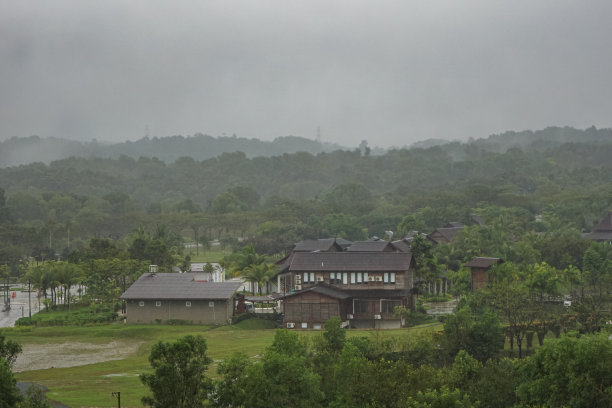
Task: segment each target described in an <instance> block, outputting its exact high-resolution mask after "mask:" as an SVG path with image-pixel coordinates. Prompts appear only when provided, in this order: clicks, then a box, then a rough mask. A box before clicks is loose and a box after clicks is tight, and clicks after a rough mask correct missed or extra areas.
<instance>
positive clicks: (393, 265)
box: [289, 252, 412, 272]
mask: <svg viewBox="0 0 612 408" xmlns="http://www.w3.org/2000/svg"><path fill="white" fill-rule="evenodd" d="M411 260H412V254H410V253H405V252H296V253H294V254H293V259H292V261H291V265H290V266H289V271H291V272H316V271H330V272H331V271H346V272H387V271H388V272H398V271H399V272H403V271H407V270H408V269H410V262H411Z"/></svg>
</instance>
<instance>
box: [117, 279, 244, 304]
mask: <svg viewBox="0 0 612 408" xmlns="http://www.w3.org/2000/svg"><path fill="white" fill-rule="evenodd" d="M194 277H195V274H193V273H158V274H155V275H153V274H150V273H145V274H143V275H142V276H141V277H140V278H138V280H137V281H136V282H134V284H133V285H132V286H130V287H129V288H128V290H126V291H125V293H124V294H123V295H121V297H120V298H121V299H158V300H162V299H186V300H198V299H202V300H206V299H210V300H225V299H229V298H231V297H232V296H233V295H234V293H235V292H236V290H238V288H239V287H240V285H241V284H242V282H199V281H195V280H194Z"/></svg>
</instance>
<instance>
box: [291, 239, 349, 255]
mask: <svg viewBox="0 0 612 408" xmlns="http://www.w3.org/2000/svg"><path fill="white" fill-rule="evenodd" d="M333 250H336V251H341V250H342V247H341V246H340V244H339V243H337V242H336V239H335V238H325V239H307V240H304V241H300V242H298V243H297V244H295V248H293V251H294V252H313V251H333Z"/></svg>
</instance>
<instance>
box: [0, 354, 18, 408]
mask: <svg viewBox="0 0 612 408" xmlns="http://www.w3.org/2000/svg"><path fill="white" fill-rule="evenodd" d="M20 401H21V394H20V393H19V390H18V389H17V381H16V380H15V378H14V377H13V373H12V372H11V366H10V364H9V363H8V362H7V361H6V360H5V359H3V358H0V408H16V407H18V406H19V405H18V404H19V402H20Z"/></svg>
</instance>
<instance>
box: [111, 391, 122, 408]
mask: <svg viewBox="0 0 612 408" xmlns="http://www.w3.org/2000/svg"><path fill="white" fill-rule="evenodd" d="M111 396H112V397H117V408H121V393H120V392H119V391H117V392H111Z"/></svg>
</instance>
